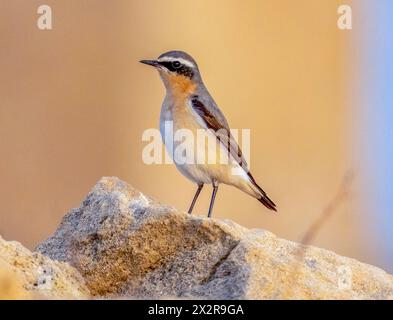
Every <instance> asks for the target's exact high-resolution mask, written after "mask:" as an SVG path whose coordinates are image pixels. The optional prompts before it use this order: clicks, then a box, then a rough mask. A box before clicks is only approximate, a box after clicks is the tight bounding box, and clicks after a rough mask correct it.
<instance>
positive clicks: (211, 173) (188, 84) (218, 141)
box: [139, 50, 277, 218]
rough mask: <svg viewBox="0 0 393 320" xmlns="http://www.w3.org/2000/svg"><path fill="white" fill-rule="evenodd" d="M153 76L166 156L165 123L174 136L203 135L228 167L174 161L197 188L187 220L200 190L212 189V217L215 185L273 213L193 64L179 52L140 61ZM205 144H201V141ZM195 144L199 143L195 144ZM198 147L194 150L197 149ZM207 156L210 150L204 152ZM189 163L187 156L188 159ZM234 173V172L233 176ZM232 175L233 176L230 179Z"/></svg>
mask: <svg viewBox="0 0 393 320" xmlns="http://www.w3.org/2000/svg"><path fill="white" fill-rule="evenodd" d="M139 62H140V63H143V64H145V65H149V66H152V67H154V68H155V69H156V70H158V73H159V75H160V77H161V79H162V81H163V83H164V86H165V89H166V96H165V98H164V101H163V103H162V106H161V113H160V132H161V136H162V139H163V142H164V144H165V146H166V149H167V151H168V153H169V154H170V155H171V156H172V158H173V157H174V148H176V146H178V145H177V144H176V142H173V136H172V137H170V135H169V134H167V133H166V132H165V130H166V125H165V123H167V122H168V121H169V122H171V123H172V125H173V130H174V132H176V131H177V130H180V129H188V130H190V131H191V132H192V133H194V134H195V133H196V132H197V131H198V130H205V131H206V132H208V135H210V137H213V140H214V141H215V147H216V148H217V149H216V150H215V151H214V152H216V153H220V156H222V155H226V157H227V158H226V160H227V161H220V162H219V163H218V162H217V161H215V162H213V163H210V162H209V161H208V162H207V163H206V161H197V160H198V159H195V158H196V157H197V156H198V154H196V155H194V161H186V162H184V161H176V159H174V163H175V165H176V167H177V169H178V170H179V171H180V172H181V173H182V174H183V175H184V176H185V177H187V178H188V179H189V180H191V181H192V182H194V183H196V185H197V190H196V193H195V195H194V198H193V199H192V202H191V205H190V207H189V210H188V213H189V214H192V211H193V209H194V206H195V203H196V202H197V199H198V197H199V195H200V193H201V191H202V188H203V186H204V185H205V184H211V185H212V187H213V190H212V196H211V200H210V205H209V211H208V217H209V218H210V217H211V216H212V212H213V206H214V202H215V199H216V195H217V191H218V186H219V184H220V183H223V184H227V185H231V186H234V187H236V188H238V189H240V190H242V191H243V192H245V193H247V194H248V195H250V196H252V197H254V198H256V199H257V200H258V201H259V202H261V203H262V204H263V205H264V206H265V207H266V208H268V209H270V210H273V211H277V209H276V205H275V203H274V202H273V201H272V200H271V199H270V198H269V197H268V196H267V194H266V193H265V191H263V190H262V188H261V187H260V186H259V185H258V184H257V182H256V181H255V179H254V177H253V176H252V175H251V172H250V171H249V169H248V166H247V163H246V161H245V159H244V156H243V154H242V151H241V149H240V148H239V146H238V144H237V142H236V141H235V139H234V137H233V135H232V134H231V132H230V127H229V125H228V121H227V120H226V118H225V116H224V114H223V113H222V112H221V110H220V109H219V108H218V106H217V104H216V103H215V101H214V100H213V98H212V96H211V95H210V93H209V91H208V90H207V88H206V87H205V85H204V83H203V81H202V77H201V73H200V71H199V68H198V65H197V63H196V61H195V60H194V59H193V58H192V57H191V56H190V55H189V54H187V53H186V52H184V51H178V50H175V51H168V52H165V53H163V54H161V55H160V56H159V57H158V58H157V59H154V60H140V61H139ZM204 142H205V141H204ZM197 143H200V142H197ZM198 146H199V145H198ZM201 148H205V149H197V150H207V151H208V152H209V150H210V148H211V146H210V145H209V146H208V149H206V147H205V145H203V146H201ZM191 157H192V155H191ZM234 169H237V171H234ZM234 172H237V173H236V174H234Z"/></svg>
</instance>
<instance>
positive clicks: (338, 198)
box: [283, 169, 355, 299]
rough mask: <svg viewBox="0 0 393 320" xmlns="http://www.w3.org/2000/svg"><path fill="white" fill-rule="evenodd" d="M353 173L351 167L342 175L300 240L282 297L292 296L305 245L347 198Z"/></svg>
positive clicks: (305, 248)
mask: <svg viewBox="0 0 393 320" xmlns="http://www.w3.org/2000/svg"><path fill="white" fill-rule="evenodd" d="M354 177H355V174H354V172H353V170H352V169H350V170H348V171H347V172H346V174H345V175H344V177H343V179H342V182H341V185H340V187H339V189H338V191H337V193H336V195H335V196H334V198H333V199H332V200H331V201H330V202H329V203H328V204H327V205H326V206H325V208H324V209H323V210H322V213H321V215H320V216H319V217H318V219H317V220H316V221H315V222H314V223H313V224H312V225H311V226H310V227H309V228H308V230H307V231H306V233H305V234H304V236H303V237H302V240H301V241H300V243H301V245H299V248H298V250H297V253H296V254H295V256H296V257H297V259H296V262H295V266H294V268H293V272H292V273H291V276H290V279H289V281H288V282H287V284H286V287H287V290H284V292H285V294H284V297H283V298H284V299H285V298H290V297H292V296H293V295H292V293H293V288H294V287H295V281H296V275H297V274H298V270H299V268H300V266H301V262H302V261H303V260H304V256H305V255H306V251H307V245H309V244H310V243H311V242H312V240H313V239H315V237H316V236H317V234H318V233H319V231H320V230H321V229H322V227H323V226H324V225H325V223H326V222H327V221H328V219H329V218H330V217H331V216H332V215H333V214H334V213H335V212H337V209H338V208H339V207H340V206H341V205H342V204H343V203H344V202H345V200H347V199H348V196H349V193H350V187H351V184H352V182H353V180H354Z"/></svg>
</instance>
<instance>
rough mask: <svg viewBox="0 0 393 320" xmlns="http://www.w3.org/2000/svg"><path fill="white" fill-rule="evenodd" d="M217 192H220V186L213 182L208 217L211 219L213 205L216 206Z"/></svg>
mask: <svg viewBox="0 0 393 320" xmlns="http://www.w3.org/2000/svg"><path fill="white" fill-rule="evenodd" d="M217 190H218V184H217V183H215V182H213V194H212V199H211V200H210V207H209V213H208V215H207V216H208V217H209V218H210V217H211V215H212V211H213V205H214V200H215V199H216V194H217Z"/></svg>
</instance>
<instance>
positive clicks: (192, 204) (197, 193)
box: [188, 183, 203, 214]
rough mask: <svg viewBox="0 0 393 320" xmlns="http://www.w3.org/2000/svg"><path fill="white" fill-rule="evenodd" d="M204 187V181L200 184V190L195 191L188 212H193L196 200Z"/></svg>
mask: <svg viewBox="0 0 393 320" xmlns="http://www.w3.org/2000/svg"><path fill="white" fill-rule="evenodd" d="M202 188H203V183H201V184H198V190H197V191H196V193H195V196H194V199H192V202H191V206H190V209H188V213H189V214H191V213H192V209H194V206H195V203H196V201H197V199H198V197H199V194H200V193H201V190H202Z"/></svg>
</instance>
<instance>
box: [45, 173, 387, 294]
mask: <svg viewBox="0 0 393 320" xmlns="http://www.w3.org/2000/svg"><path fill="white" fill-rule="evenodd" d="M38 250H39V251H40V252H42V253H43V254H45V255H47V256H48V257H50V258H52V259H56V260H59V261H65V262H69V263H70V264H71V265H72V266H74V267H75V268H76V269H78V270H79V272H80V273H81V274H82V275H83V277H84V279H85V281H86V283H87V286H88V287H89V289H90V291H91V292H92V294H93V295H96V296H104V297H119V296H123V297H124V296H126V297H138V298H154V297H155V298H160V297H166V296H171V297H184V298H187V297H194V298H201V299H291V298H295V299H363V298H365V299H392V298H393V276H391V275H389V274H387V273H386V272H384V271H383V270H381V269H379V268H376V267H373V266H370V265H367V264H364V263H360V262H358V261H356V260H353V259H350V258H345V257H342V256H339V255H337V254H335V253H333V252H330V251H327V250H323V249H319V248H315V247H311V246H309V247H303V246H301V245H299V244H296V243H294V242H290V241H287V240H283V239H280V238H278V237H276V236H275V235H273V234H272V233H270V232H268V231H264V230H248V229H245V228H243V227H241V226H239V225H237V224H235V223H233V222H231V221H226V220H225V221H221V220H216V219H208V218H200V217H195V216H190V215H188V214H185V213H182V212H178V211H176V210H175V209H174V208H171V207H168V206H165V205H161V204H160V203H158V202H156V201H154V200H152V199H151V198H148V197H146V196H145V195H143V194H142V193H140V192H139V191H137V190H135V189H133V188H132V187H131V186H129V185H128V184H126V183H125V182H123V181H121V180H119V179H117V178H102V179H101V180H100V181H99V182H98V184H97V185H96V186H95V187H94V188H93V190H92V191H91V192H90V194H89V195H88V197H87V198H86V200H85V201H84V202H83V203H82V205H81V206H80V208H78V209H73V210H71V211H70V212H69V213H68V214H67V215H66V216H65V217H64V219H63V221H62V223H61V225H60V226H59V228H58V229H57V230H56V232H55V233H54V235H53V236H51V237H50V238H49V239H47V240H46V241H45V242H43V243H42V244H41V245H40V246H39V247H38Z"/></svg>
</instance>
